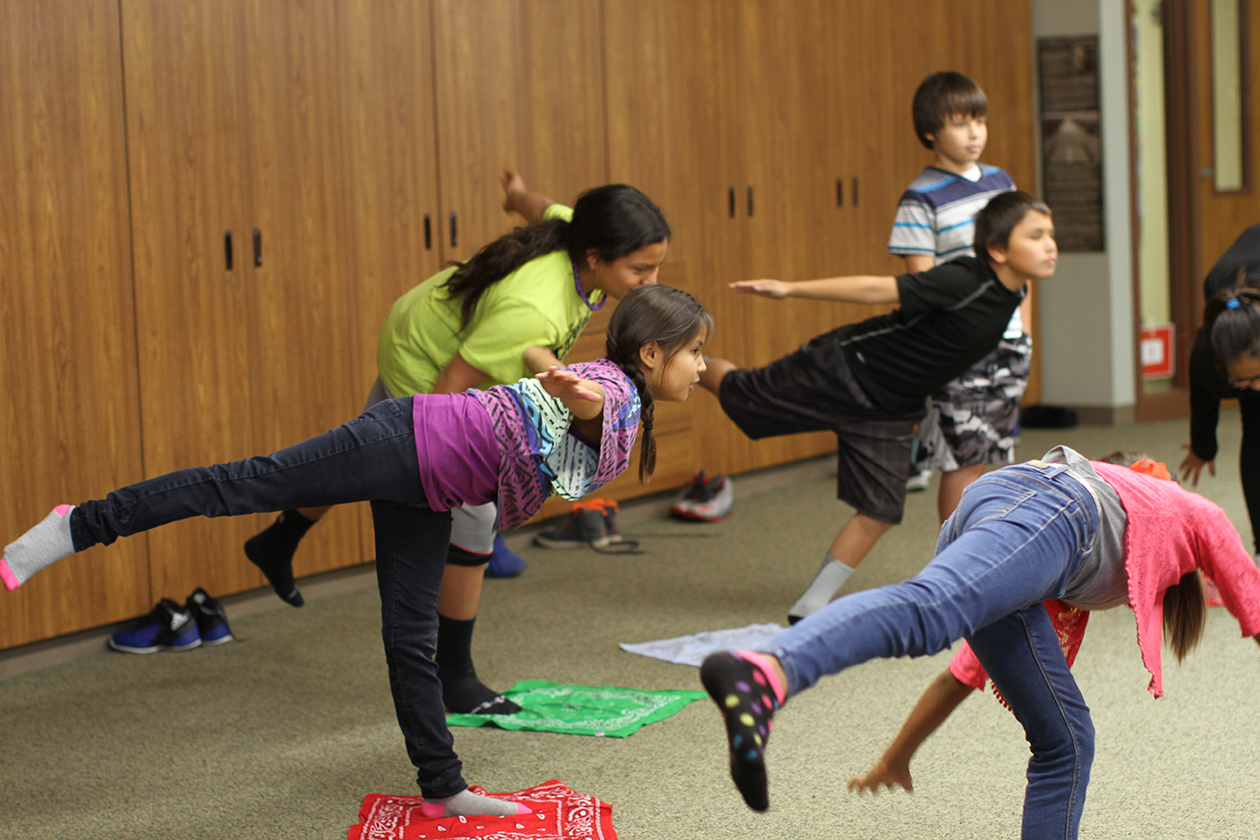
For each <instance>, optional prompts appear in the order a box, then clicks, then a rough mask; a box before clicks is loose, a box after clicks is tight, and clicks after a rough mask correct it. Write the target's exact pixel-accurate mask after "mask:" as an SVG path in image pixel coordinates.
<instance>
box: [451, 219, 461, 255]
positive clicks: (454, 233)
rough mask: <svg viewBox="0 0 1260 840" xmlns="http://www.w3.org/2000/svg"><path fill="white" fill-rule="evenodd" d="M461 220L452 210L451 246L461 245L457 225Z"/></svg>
mask: <svg viewBox="0 0 1260 840" xmlns="http://www.w3.org/2000/svg"><path fill="white" fill-rule="evenodd" d="M458 222H459V220H458V219H457V218H456V216H455V211H454V210H452V211H451V247H452V248H455V247H457V246H458V245H459V228H458V227H457V224H458Z"/></svg>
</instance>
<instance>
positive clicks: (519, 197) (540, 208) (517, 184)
mask: <svg viewBox="0 0 1260 840" xmlns="http://www.w3.org/2000/svg"><path fill="white" fill-rule="evenodd" d="M500 183H501V184H502V186H503V209H504V211H506V212H508V213H516V214H517V215H519V216H521V217H523V218H524V219H525V221H527V222H529V223H530V224H533V223H534V222H541V221H542V219H543V212H544V211H546V209H547V208H548V207H550V206H551V205H553V204H555V202H554V201H552V200H551V199H550V198H547V196H545V195H543V194H542V193H538V192H533V191H531V190H530V189H529V188H528V187H526V186H525V179H524V178H522V177H521V175H520V173H519V172H517V171H516V170H514V169H504V170H503V175H502V177H501V178H500Z"/></svg>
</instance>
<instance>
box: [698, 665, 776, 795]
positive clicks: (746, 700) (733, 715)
mask: <svg viewBox="0 0 1260 840" xmlns="http://www.w3.org/2000/svg"><path fill="white" fill-rule="evenodd" d="M771 661H772V660H771V658H770V657H769V656H768V655H766V654H760V653H752V652H749V651H743V650H739V651H730V652H725V653H714V654H711V655H709V656H708V657H706V658H705V660H704V663H703V664H702V665H701V666H700V681H701V682H702V683H703V684H704V689H705V691H707V692H709V696H710V697H712V698H713V702H715V703H717V706H718V709H719V710H720V711H721V712H722V717H723V718H724V719H725V721H726V738H727V744H728V746H729V747H730V753H731V778H732V779H733V780H734V781H735V787H737V788H738V789H739V792H740V793H741V794H742V795H743V797H744V801H745V802H747V803H748V807H749V808H752V809H753V810H754V811H764V810H766V809H767V808H769V807H770V795H769V792H768V790H767V783H766V742H767V741H769V740H770V730H771V729H772V728H773V727H774V721H773V717H774V713H775V711H776V710H778V708H779V707H780V706H782V705H783V701H784V700H785V699H787V695H786V692H785V690H784V688H783V686H782V685H781V684H780V682H779V680H778V678H777V677H776V676H775V673H774V669H773V667H772V666H771V664H770V663H771Z"/></svg>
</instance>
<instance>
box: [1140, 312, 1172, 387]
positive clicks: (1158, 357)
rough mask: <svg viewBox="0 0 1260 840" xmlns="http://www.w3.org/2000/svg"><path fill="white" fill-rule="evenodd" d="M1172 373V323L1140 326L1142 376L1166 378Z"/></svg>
mask: <svg viewBox="0 0 1260 840" xmlns="http://www.w3.org/2000/svg"><path fill="white" fill-rule="evenodd" d="M1172 375H1173V325H1172V324H1154V325H1152V326H1149V327H1142V378H1143V379H1167V378H1168V377H1170V376H1172Z"/></svg>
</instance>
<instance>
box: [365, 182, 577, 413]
mask: <svg viewBox="0 0 1260 840" xmlns="http://www.w3.org/2000/svg"><path fill="white" fill-rule="evenodd" d="M544 217H545V218H555V217H559V218H562V219H571V218H573V210H572V209H570V208H568V207H565V206H563V205H560V204H552V205H551V206H549V207H548V208H547V210H546V212H545V213H544ZM455 269H456V266H452V267H450V268H448V269H446V270H444V271H441V272H438V273H437V274H435V275H433V276H432V277H430V278H429V279H428V280H425V281H424V282H423V283H421V284H420V285H419V286H416V287H415V288H414V289H412V290H411V291H409V292H407V293H406V294H405V295H403V296H402V297H401V298H399V299H398V301H397V302H396V303H395V304H394V306H393V308H392V309H390V311H389V315H387V316H386V317H385V323H384V324H383V325H382V326H381V339H380V343H379V344H378V345H377V351H376V366H377V370H378V371H379V372H380V375H381V379H382V380H383V381H384V382H385V386H386V387H387V388H389V390H390V393H392V394H393V395H394V396H396V397H404V396H411V395H413V394H428V393H430V392H432V390H433V384H434V383H435V382H436V381H437V378H438V374H440V373H441V372H442V369H443V368H445V367H446V366H447V365H448V364H449V363H450V361H451V359H453V358H455V354H456V353H458V354H459V355H460V356H462V357H463V359H464V361H466V362H468V364H470V365H472V366H473V367H475V368H476V369H477V370H480V371H483V372H484V373H485V374H486V379H485V381H484V382H481V383H478V385H477V387H479V388H486V387H489V386H491V385H506V384H509V383H512V382H516V381H517V380H518V379H521V378H523V377H526V376H530V375H531V371H530V370H529V369H528V368H526V367H525V360H524V358H523V357H524V354H525V349H526V348H527V347H531V346H533V345H535V344H537V345H541V346H543V347H548V348H550V349H551V351H552V352H553V353H555V354H556V356H557V357H558V358H561V359H563V358H564V356H565V354H566V353H568V352H569V349H570V348H571V347H572V346H573V342H574V341H576V340H577V337H578V336H579V335H580V334H581V333H582V330H583V329H584V328H585V327H586V322H587V321H589V320H590V318H591V310H590V308H589V307H588V306H587V305H586V302H585V301H583V300H582V298H581V296H579V295H578V292H577V287H576V285H575V283H574V280H573V263H572V262H571V261H570V260H569V255H568V253H567V252H565V251H553V252H552V253H550V254H545V255H543V256H541V257H537V258H535V259H533V260H530V261H529V262H527V263H525V265H523V266H521V267H520V268H518V269H517V270H516V271H514V272H512V273H511V274H509V275H507V276H506V277H504V278H503V279H502V280H500V281H499V282H497V283H495V284H494V285H492V286H490V287H489V288H488V289H486V292H485V294H483V295H482V296H481V299H480V300H479V301H477V308H476V310H475V311H474V312H473V318H472V321H471V322H470V323H469V325H468V327H467V329H465V330H463V331H461V330H460V328H459V325H460V304H461V301H460V300H459V299H456V298H452V297H451V296H450V295H449V293H448V291H447V289H446V288H445V283H446V281H447V279H448V278H450V276H451V274H453V273H454V272H455ZM601 294H602V293H601V292H592V293H591V299H592V302H597V301H598V300H599V299H600V295H601Z"/></svg>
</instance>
